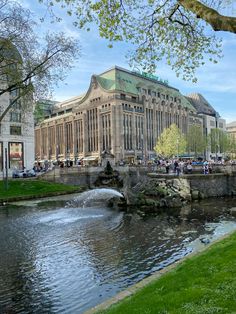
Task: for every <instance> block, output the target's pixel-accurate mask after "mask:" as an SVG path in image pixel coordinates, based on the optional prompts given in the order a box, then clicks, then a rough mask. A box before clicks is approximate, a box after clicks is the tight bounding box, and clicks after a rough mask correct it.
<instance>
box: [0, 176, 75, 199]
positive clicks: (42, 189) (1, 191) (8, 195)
mask: <svg viewBox="0 0 236 314" xmlns="http://www.w3.org/2000/svg"><path fill="white" fill-rule="evenodd" d="M76 191H79V187H78V186H70V185H64V184H60V183H54V182H47V181H42V180H27V179H15V180H9V182H8V189H7V190H6V188H5V185H4V182H3V181H0V201H10V200H15V199H24V198H29V197H35V198H37V197H42V196H50V195H56V194H59V193H62V194H65V193H71V192H76Z"/></svg>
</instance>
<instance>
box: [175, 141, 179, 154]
mask: <svg viewBox="0 0 236 314" xmlns="http://www.w3.org/2000/svg"><path fill="white" fill-rule="evenodd" d="M176 144H177V159H179V139H178V138H177V140H176Z"/></svg>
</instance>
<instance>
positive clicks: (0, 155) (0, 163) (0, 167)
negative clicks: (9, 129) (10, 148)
mask: <svg viewBox="0 0 236 314" xmlns="http://www.w3.org/2000/svg"><path fill="white" fill-rule="evenodd" d="M2 170H3V144H2V142H0V171H2Z"/></svg>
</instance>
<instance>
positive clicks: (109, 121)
mask: <svg viewBox="0 0 236 314" xmlns="http://www.w3.org/2000/svg"><path fill="white" fill-rule="evenodd" d="M204 117H205V116H204V115H201V114H198V109H196V107H195V106H194V103H193V102H192V98H191V97H189V98H188V97H185V96H183V95H182V94H181V93H180V92H179V90H178V89H176V88H174V87H171V86H169V85H168V82H166V81H163V80H161V79H160V78H159V77H156V76H154V75H148V74H147V73H137V72H132V71H128V70H125V69H123V68H120V67H117V66H115V67H114V68H112V69H109V70H107V71H106V72H104V73H102V74H100V75H93V76H92V78H91V82H90V86H89V89H88V91H87V92H86V93H85V94H84V95H81V96H79V97H75V98H73V99H69V100H67V101H64V102H61V103H59V104H57V105H56V106H55V108H54V110H53V112H52V113H51V114H50V115H48V116H47V117H45V119H44V121H43V122H42V123H40V124H39V125H37V126H36V128H35V143H36V146H35V151H36V159H37V160H45V159H47V160H73V161H74V160H77V159H80V158H83V159H84V161H93V162H95V161H96V162H98V163H100V161H101V156H102V153H103V152H104V151H108V152H110V153H111V154H112V155H114V161H115V162H120V161H122V160H124V161H127V162H130V163H136V162H137V161H138V160H148V159H151V158H152V157H153V156H154V155H155V152H154V146H155V144H156V142H157V139H158V137H159V136H160V134H161V133H162V131H163V130H164V128H168V127H169V126H170V125H171V124H173V123H175V124H176V125H177V126H178V127H179V128H180V129H181V131H182V132H183V133H185V134H186V133H187V131H188V128H189V126H190V125H191V124H197V125H199V126H201V127H202V128H203V123H204V119H205V118H204Z"/></svg>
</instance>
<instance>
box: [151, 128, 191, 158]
mask: <svg viewBox="0 0 236 314" xmlns="http://www.w3.org/2000/svg"><path fill="white" fill-rule="evenodd" d="M154 150H155V151H156V153H157V154H158V155H162V156H164V157H168V158H170V157H173V156H177V157H178V156H179V155H181V154H183V153H185V152H186V139H185V136H184V135H183V134H182V133H181V131H180V129H179V128H178V127H177V125H176V124H172V125H171V126H170V127H169V128H167V129H164V131H163V132H162V134H161V136H160V137H159V139H158V141H157V144H156V146H155V147H154Z"/></svg>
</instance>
